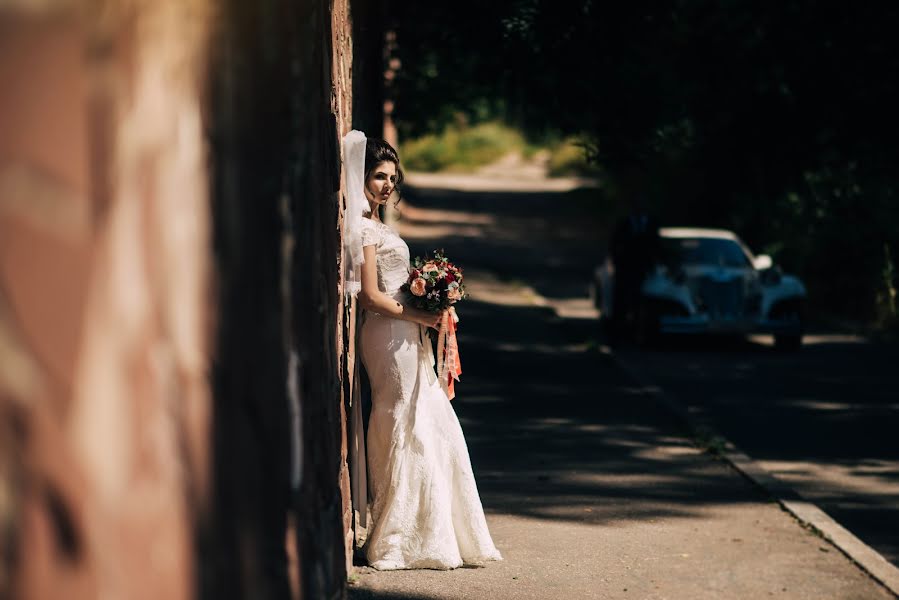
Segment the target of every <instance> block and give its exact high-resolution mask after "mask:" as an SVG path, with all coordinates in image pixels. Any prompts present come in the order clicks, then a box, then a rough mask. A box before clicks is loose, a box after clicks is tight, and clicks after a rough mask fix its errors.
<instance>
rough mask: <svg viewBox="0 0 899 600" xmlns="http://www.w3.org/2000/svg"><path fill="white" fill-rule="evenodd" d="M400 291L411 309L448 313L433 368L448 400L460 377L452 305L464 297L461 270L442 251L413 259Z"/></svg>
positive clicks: (442, 322) (452, 395)
mask: <svg viewBox="0 0 899 600" xmlns="http://www.w3.org/2000/svg"><path fill="white" fill-rule="evenodd" d="M400 289H402V290H403V291H405V292H407V293H408V296H409V304H411V305H412V306H414V307H415V308H420V309H422V310H426V311H428V312H434V313H436V312H440V311H443V310H447V309H449V310H448V312H447V314H445V315H444V316H443V319H442V320H441V322H440V330H439V334H438V336H437V361H436V362H437V364H436V367H437V377H438V378H439V381H440V386H441V387H442V388H443V390H444V391H445V392H446V395H447V397H448V398H449V399H450V400H452V399H453V398H454V397H455V395H456V392H455V384H454V383H455V382H456V381H458V380H459V375H461V374H462V364H461V362H460V360H459V344H458V342H457V341H456V324H457V323H458V322H459V317H458V316H457V315H456V311H455V310H454V309H453V305H454V304H455V303H456V302H458V301H460V300H463V299H465V298H466V297H468V293H467V292H466V291H465V284H464V283H463V282H462V269H461V268H459V267H457V266H456V265H454V264H453V263H451V262H450V261H449V260H447V258H446V256H445V255H444V253H443V250H434V252H433V256H430V257H428V256H426V257H424V258H422V257H419V256H416V257H415V259H414V260H413V261H412V265H411V269H410V270H409V280H408V281H407V282H406V283H404V284H403V286H402V288H400ZM428 347H430V342H428ZM429 352H430V350H429Z"/></svg>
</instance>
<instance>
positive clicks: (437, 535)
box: [345, 131, 502, 570]
mask: <svg viewBox="0 0 899 600" xmlns="http://www.w3.org/2000/svg"><path fill="white" fill-rule="evenodd" d="M354 134H358V135H357V136H356V137H355V138H354V139H351V136H353V135H354ZM360 137H361V134H360V132H356V131H354V132H351V134H349V135H348V136H347V140H346V142H347V143H351V142H353V141H354V142H355V143H356V144H357V150H356V156H357V158H356V159H355V160H356V161H357V162H361V161H360V160H359V159H361V154H362V153H361V147H360V146H358V145H359V144H360V139H359V138H360ZM362 139H363V140H364V137H363V138H362ZM364 147H365V152H364V156H365V158H364V170H363V169H358V166H361V165H358V166H357V167H356V168H357V170H358V171H362V176H361V177H357V181H358V183H357V184H356V185H359V184H361V187H362V188H363V190H362V191H363V193H364V197H365V199H366V200H367V206H363V212H366V213H368V214H367V215H366V216H364V217H363V218H362V219H361V223H360V231H359V233H360V234H361V235H359V237H360V238H361V246H362V257H361V258H362V259H363V260H362V261H359V262H361V263H362V264H361V273H360V275H361V286H360V288H361V289H360V291H359V295H358V298H359V305H360V306H361V307H362V308H363V310H364V313H363V315H362V325H361V328H360V331H359V334H358V335H359V348H360V350H361V356H362V363H363V365H364V367H365V371H366V372H367V373H368V377H369V380H370V382H371V393H372V394H371V395H372V411H371V417H370V421H369V426H368V435H367V443H366V446H367V447H368V478H369V484H370V492H371V498H372V504H371V514H372V520H373V527H372V528H371V530H370V533H369V535H368V540H367V541H366V545H365V556H366V559H367V560H368V563H369V564H370V565H371V566H372V567H374V568H376V569H381V570H387V569H453V568H456V567H459V566H462V565H463V564H480V563H484V562H486V561H489V560H501V559H502V557H501V556H500V553H499V551H498V550H497V549H496V546H494V544H493V540H492V539H491V538H490V533H489V531H488V530H487V521H486V520H485V518H484V510H483V508H482V507H481V500H480V498H479V496H478V490H477V487H476V485H475V480H474V476H473V474H472V469H471V461H470V459H469V457H468V448H467V446H466V444H465V438H464V437H463V435H462V429H461V427H460V426H459V420H458V419H457V417H456V413H455V411H454V410H453V407H452V404H450V401H449V399H448V398H447V395H446V393H445V392H444V391H443V388H442V387H441V385H440V383H439V382H438V381H437V375H436V373H435V372H434V367H433V364H434V360H433V352H432V350H431V345H430V342H429V340H428V338H427V328H429V327H435V328H436V327H437V326H438V325H439V322H440V319H441V316H442V315H441V314H439V313H438V314H435V313H429V312H426V311H423V310H420V309H417V308H414V307H412V306H407V305H406V304H405V303H404V298H403V294H402V293H401V292H400V291H399V289H400V286H401V285H402V284H403V283H405V282H406V280H407V278H408V276H409V248H408V246H406V243H405V242H404V241H403V240H402V239H401V238H400V236H399V235H398V234H397V233H396V231H394V230H393V229H392V228H391V227H389V226H388V225H386V224H384V223H383V222H382V221H381V218H380V214H379V209H380V207H382V206H384V205H386V204H387V202H388V201H389V200H390V198H391V196H393V195H394V194H395V193H396V191H397V186H398V185H400V184H401V183H402V180H403V172H402V170H401V169H400V164H399V157H398V156H397V153H396V150H394V149H393V147H392V146H390V144H388V143H387V142H385V141H383V140H377V139H368V140H366V141H365V142H364ZM345 152H347V155H346V156H347V157H348V159H349V161H348V162H350V163H351V164H348V165H347V169H348V175H347V181H348V188H352V187H353V184H352V178H351V177H350V171H351V170H353V169H354V165H353V164H352V161H353V158H352V157H353V151H352V150H349V151H347V150H346V149H345ZM348 191H349V193H350V194H352V193H353V191H354V190H352V189H350V190H348ZM363 510H364V509H363Z"/></svg>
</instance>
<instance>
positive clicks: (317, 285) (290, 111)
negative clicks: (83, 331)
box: [203, 0, 352, 599]
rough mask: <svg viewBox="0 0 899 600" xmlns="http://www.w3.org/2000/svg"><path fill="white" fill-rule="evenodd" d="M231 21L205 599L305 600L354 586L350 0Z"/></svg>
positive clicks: (219, 40)
mask: <svg viewBox="0 0 899 600" xmlns="http://www.w3.org/2000/svg"><path fill="white" fill-rule="evenodd" d="M217 31H218V35H217V37H216V38H215V40H214V43H213V47H214V48H215V55H214V61H213V67H212V69H211V75H212V78H213V85H212V90H211V96H210V98H211V105H210V106H211V111H210V115H211V118H210V124H211V127H210V131H211V141H212V148H213V151H212V155H213V161H212V165H213V169H212V170H213V182H214V185H213V204H212V206H213V213H214V223H215V247H216V263H217V267H218V268H217V273H218V281H219V286H218V289H219V302H220V306H221V310H220V315H219V337H218V347H217V361H216V369H215V373H216V375H215V406H216V414H215V432H216V433H215V440H216V470H215V472H216V477H215V479H216V482H217V483H216V495H215V496H216V502H217V504H216V511H215V520H214V523H215V525H214V527H212V528H211V530H210V535H209V536H208V538H206V539H204V541H203V546H204V548H207V549H208V555H209V556H210V557H211V558H210V559H209V560H208V561H207V562H206V567H205V572H206V573H207V575H206V577H204V582H205V584H206V587H205V588H204V596H205V597H208V598H216V599H220V598H231V597H242V596H244V595H248V590H253V593H252V594H250V595H252V597H256V598H267V597H282V596H283V595H284V594H285V593H287V592H286V590H287V588H288V587H289V584H290V583H291V582H292V583H293V584H294V586H295V587H297V588H299V590H300V591H301V594H302V597H304V598H316V599H318V598H335V597H342V596H343V594H344V587H345V581H346V573H347V562H346V560H347V546H346V539H347V531H348V526H349V521H348V517H349V515H350V512H349V494H348V478H347V474H346V436H345V418H344V409H343V403H342V399H343V396H342V394H343V393H344V382H345V379H344V378H343V376H342V373H343V372H344V371H345V368H346V357H345V344H346V343H347V337H346V335H345V330H344V329H345V327H344V325H345V321H344V320H343V315H344V311H343V306H342V289H341V282H340V279H339V277H338V273H339V256H340V250H341V245H340V234H339V232H340V210H339V209H340V199H341V190H340V156H339V152H340V146H339V138H340V136H341V135H342V134H343V133H344V132H345V131H347V130H348V129H349V114H350V97H351V96H350V69H349V67H350V64H349V63H350V60H351V59H350V57H351V55H352V54H351V42H352V36H351V32H350V31H349V16H348V6H347V2H346V0H333V1H331V2H329V1H326V0H306V1H301V2H292V1H289V0H265V1H260V2H252V3H248V2H242V1H238V0H230V1H228V2H225V3H224V6H223V11H222V13H221V26H220V27H219V28H218V29H217ZM297 410H299V411H300V414H301V419H300V421H299V423H300V427H299V429H298V431H295V430H293V429H292V424H293V423H295V422H296V421H295V419H296V416H297V415H296V412H295V411H297ZM296 433H298V434H299V442H300V443H299V446H298V447H297V446H293V445H292V443H291V442H292V435H294V434H296ZM296 459H299V463H298V464H294V462H293V461H294V460H296ZM286 530H287V531H289V534H288V535H289V539H288V546H289V547H290V548H292V549H293V550H292V552H293V553H294V555H293V556H291V554H290V553H285V549H284V542H285V531H286ZM292 561H295V562H292ZM291 565H292V566H291ZM291 569H293V571H292V575H293V576H294V577H293V579H292V580H291V581H288V580H287V579H286V576H287V574H288V573H291Z"/></svg>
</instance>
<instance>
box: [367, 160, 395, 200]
mask: <svg viewBox="0 0 899 600" xmlns="http://www.w3.org/2000/svg"><path fill="white" fill-rule="evenodd" d="M395 189H396V165H395V164H393V163H392V162H390V161H384V162H382V163H379V164H378V165H377V166H376V167H375V168H374V169H372V170H371V175H369V176H368V181H367V182H366V183H365V195H366V196H367V197H368V200H369V201H370V202H374V203H376V204H387V200H389V199H390V195H391V194H392V193H393V191H394V190H395Z"/></svg>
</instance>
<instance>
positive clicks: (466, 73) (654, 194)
mask: <svg viewBox="0 0 899 600" xmlns="http://www.w3.org/2000/svg"><path fill="white" fill-rule="evenodd" d="M397 1H398V2H399V5H398V6H397V7H396V8H397V10H396V11H395V14H396V15H398V20H397V39H398V40H399V45H400V49H399V51H398V55H399V58H400V59H401V60H402V64H403V69H402V70H401V75H400V77H399V78H398V80H397V82H396V86H395V88H394V91H395V92H396V100H397V112H396V117H397V119H398V120H399V127H400V130H401V132H414V133H415V135H423V134H425V133H435V132H441V131H443V128H444V127H445V126H446V125H447V124H448V123H452V121H453V119H454V117H453V115H454V114H455V113H456V112H458V111H462V112H463V113H464V114H466V115H467V116H468V118H469V119H471V120H472V122H480V121H483V120H485V119H499V120H503V121H505V122H508V123H514V124H515V125H516V126H517V127H518V128H519V129H520V130H522V131H524V132H525V135H526V137H528V138H530V139H534V138H537V137H540V136H543V135H545V134H546V133H547V132H558V135H559V137H560V138H562V139H564V136H568V135H580V136H582V138H581V139H583V140H584V141H587V142H589V143H590V147H591V149H592V151H591V153H590V156H591V158H592V159H594V160H595V161H596V162H598V164H599V165H600V166H601V167H602V172H603V175H604V178H605V185H606V189H607V190H608V191H609V193H610V194H613V195H614V194H617V199H613V201H614V202H613V203H619V204H620V203H626V202H627V201H628V200H629V199H631V198H633V197H634V196H636V195H642V196H645V197H648V199H649V200H650V203H651V204H652V205H653V206H655V207H656V210H657V212H658V213H659V216H660V217H661V218H662V219H663V221H665V222H668V223H671V224H693V225H710V226H720V227H728V228H732V229H735V230H737V231H738V232H739V233H740V234H741V235H742V236H743V237H744V238H746V240H747V241H748V242H749V243H750V245H751V246H752V247H753V248H756V249H765V250H770V251H771V252H772V253H773V254H774V257H775V260H776V261H778V262H779V263H781V264H783V266H784V267H785V269H786V270H788V271H793V272H796V273H797V274H798V275H800V276H801V277H803V278H804V279H805V280H806V282H807V283H808V285H809V288H810V291H811V296H812V301H811V303H810V305H811V306H812V307H821V308H822V309H824V310H826V311H831V312H835V313H838V314H840V315H841V316H845V317H850V318H854V319H857V320H865V321H869V322H870V321H874V320H877V319H881V320H882V318H881V316H882V315H889V314H892V313H893V310H894V309H893V304H892V303H893V302H894V301H895V300H894V296H892V295H891V293H892V292H891V291H890V290H895V284H887V280H888V279H889V278H890V276H888V275H887V274H886V273H892V272H894V269H895V268H894V267H892V266H891V265H895V264H896V260H897V254H896V253H897V252H899V250H897V249H899V182H897V180H896V178H895V175H894V171H895V165H896V164H897V163H899V138H897V136H896V135H895V132H896V131H899V110H897V107H899V59H897V57H899V36H896V35H895V31H896V29H897V28H899V4H897V3H892V4H890V3H886V4H884V3H877V4H876V5H875V4H871V5H868V4H862V5H857V6H856V5H853V6H851V7H849V8H847V5H845V4H840V3H824V2H820V0H782V1H781V2H775V3H758V2H754V1H753V0H732V1H729V2H725V3H721V2H710V1H709V0H661V1H660V2H655V3H628V2H617V3H616V2H602V3H600V2H593V1H592V0H495V1H493V2H488V3H485V2H474V1H469V0H459V1H458V2H454V3H450V4H447V5H445V6H444V5H439V4H438V5H432V4H426V3H420V2H411V0H405V1H403V2H400V1H399V0H397ZM470 14H473V15H477V18H474V19H467V18H463V19H459V18H458V16H459V15H470ZM559 148H560V149H557V150H556V151H555V152H554V154H553V156H552V158H551V167H552V169H553V171H554V172H556V173H559V172H562V171H564V170H567V169H571V166H570V165H571V162H572V161H575V160H576V156H577V154H576V153H575V152H574V151H573V149H572V148H571V147H570V146H567V145H564V144H563V145H561V146H560V147H559ZM434 153H435V154H438V155H442V152H437V151H436V150H435V151H434ZM431 162H432V164H433V163H434V162H435V159H432V160H431ZM441 168H447V167H446V166H444V167H441ZM569 172H570V171H569ZM884 245H886V247H887V248H888V250H886V251H884ZM891 269H893V271H891ZM892 278H893V280H894V281H895V275H892ZM891 286H892V287H891Z"/></svg>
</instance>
